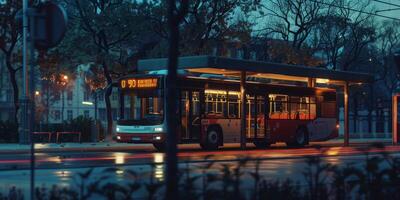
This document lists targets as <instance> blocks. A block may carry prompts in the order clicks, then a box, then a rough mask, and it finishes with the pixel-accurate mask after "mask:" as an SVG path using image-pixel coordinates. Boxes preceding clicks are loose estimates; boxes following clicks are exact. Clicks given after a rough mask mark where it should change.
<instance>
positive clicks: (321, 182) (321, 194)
mask: <svg viewBox="0 0 400 200" xmlns="http://www.w3.org/2000/svg"><path fill="white" fill-rule="evenodd" d="M306 164H307V168H306V169H305V171H304V172H303V175H304V178H305V179H306V183H307V185H308V192H307V195H308V198H309V199H311V200H316V199H327V198H328V188H327V187H326V186H327V184H328V183H327V178H328V176H329V171H330V169H331V168H332V166H331V164H329V163H328V164H326V163H322V162H321V157H320V156H310V157H307V158H306Z"/></svg>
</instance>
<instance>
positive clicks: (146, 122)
mask: <svg viewBox="0 0 400 200" xmlns="http://www.w3.org/2000/svg"><path fill="white" fill-rule="evenodd" d="M177 81H178V84H177V85H178V90H179V91H178V96H179V97H178V99H177V100H176V102H177V104H179V106H178V108H179V110H178V112H177V113H178V118H179V122H178V124H179V129H178V130H179V131H178V133H177V134H178V138H179V141H178V143H197V144H200V146H201V147H202V148H204V149H217V148H218V147H220V146H223V145H224V144H227V143H239V142H240V129H241V127H240V124H241V115H242V113H241V98H240V97H241V95H240V81H239V80H235V79H218V78H215V77H214V78H210V77H209V78H205V77H194V76H189V75H181V76H179V79H178V80H177ZM165 85H166V84H165V76H164V75H150V74H147V75H132V76H127V77H124V78H122V79H120V81H119V89H120V97H121V98H120V102H121V108H120V111H121V112H120V119H119V120H118V122H117V125H116V140H117V141H118V142H132V143H152V144H153V145H154V146H155V147H156V148H157V149H162V148H163V146H164V142H165V137H166V120H165V118H166V116H165V115H164V113H165V112H164V110H166V107H167V106H168V105H167V104H166V103H165V102H166V100H165V92H166V90H165ZM246 93H247V95H246V116H245V119H246V129H245V131H246V141H247V142H251V143H254V144H255V145H256V146H257V147H260V148H261V147H268V145H270V144H273V143H277V142H285V143H286V144H287V145H288V146H303V145H307V144H308V142H310V141H323V140H327V139H331V138H335V137H337V136H338V115H337V112H336V111H337V107H336V91H335V90H334V89H328V88H312V87H305V86H286V85H274V84H269V83H263V82H262V81H248V82H247V83H246Z"/></svg>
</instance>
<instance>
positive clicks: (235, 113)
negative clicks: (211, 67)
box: [227, 92, 240, 118]
mask: <svg viewBox="0 0 400 200" xmlns="http://www.w3.org/2000/svg"><path fill="white" fill-rule="evenodd" d="M239 99H240V98H239V96H238V94H236V93H234V92H230V93H228V99H227V100H228V102H227V103H228V118H239V117H240V116H239V113H240V112H239V108H240V107H239V105H240V100H239Z"/></svg>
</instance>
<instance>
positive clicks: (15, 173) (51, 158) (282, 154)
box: [0, 146, 400, 191]
mask: <svg viewBox="0 0 400 200" xmlns="http://www.w3.org/2000/svg"><path fill="white" fill-rule="evenodd" d="M382 151H386V152H391V153H394V154H396V155H398V154H399V152H400V147H397V146H389V147H386V149H371V150H369V152H370V153H380V152H382ZM363 153H364V152H363V151H360V150H359V148H352V147H325V148H320V149H315V148H297V149H287V148H271V149H266V150H259V149H250V150H240V149H237V148H233V149H223V150H221V151H199V150H191V149H190V150H187V151H181V152H180V153H179V159H180V165H179V166H180V168H181V169H185V168H186V167H189V168H190V170H191V174H192V175H196V174H202V173H203V171H202V168H204V166H205V165H206V164H207V162H208V161H207V160H212V161H213V162H215V164H214V165H213V166H212V168H210V169H208V170H206V171H207V172H209V173H218V172H220V171H221V170H222V166H223V165H224V164H227V165H231V166H230V167H231V168H234V167H236V166H235V164H237V162H238V160H239V159H243V158H250V159H261V160H262V161H261V164H260V168H259V170H260V174H261V175H262V176H264V177H265V178H268V179H271V180H285V179H287V178H291V179H293V180H295V181H304V178H303V172H304V170H305V169H306V167H307V165H306V164H305V156H321V158H322V160H323V162H324V163H329V164H332V165H338V166H345V165H349V164H357V163H358V164H359V163H363V161H364V160H365V156H364V155H363ZM36 157H37V161H38V163H37V166H38V168H39V169H38V170H37V171H36V183H37V184H36V186H41V185H45V186H47V187H50V186H52V185H54V184H57V185H59V186H63V187H71V186H74V184H75V182H74V181H75V179H76V176H77V174H78V173H82V172H85V171H87V170H88V169H91V168H95V169H94V171H93V176H94V177H100V176H102V175H104V170H106V169H107V168H110V167H112V168H115V170H114V171H113V174H112V175H113V176H112V180H113V181H117V182H120V181H126V177H129V176H128V175H129V174H128V173H127V171H134V172H135V173H136V174H137V175H138V176H139V177H138V179H139V180H142V181H148V180H150V178H149V177H153V178H154V179H155V180H156V181H163V180H164V179H165V175H164V169H165V168H164V161H165V155H164V154H163V153H155V152H144V153H135V152H65V153H62V154H60V153H38V154H36ZM28 158H29V157H28V155H0V169H1V170H0V180H1V181H0V191H5V190H6V189H7V188H10V187H11V186H14V185H15V186H18V187H20V188H23V190H24V191H27V190H28V188H29V159H28ZM151 166H153V168H152V167H151ZM255 167H256V166H255V161H248V163H247V164H246V165H245V166H244V168H243V171H244V172H245V174H247V176H248V173H249V172H251V171H254V170H255Z"/></svg>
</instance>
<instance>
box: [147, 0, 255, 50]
mask: <svg viewBox="0 0 400 200" xmlns="http://www.w3.org/2000/svg"><path fill="white" fill-rule="evenodd" d="M259 5H260V1H259V0H220V1H214V0H194V1H190V2H189V5H188V14H187V15H186V16H185V17H184V19H183V20H182V23H181V25H180V35H181V39H180V40H181V41H182V42H181V43H180V49H181V51H182V53H183V54H184V55H198V54H209V53H210V52H211V50H212V47H214V46H215V45H216V44H218V43H223V42H225V41H226V40H229V38H231V36H232V33H233V32H235V31H237V30H238V28H239V27H238V24H242V25H243V23H242V22H243V20H238V15H244V16H246V17H244V18H247V16H248V15H249V14H250V13H251V12H252V11H254V10H256V9H257V8H258V6H259ZM163 16H165V6H163V4H160V6H158V10H157V11H155V12H153V16H152V17H151V19H152V20H153V24H158V25H157V26H154V28H153V29H154V31H155V32H156V33H157V34H158V35H159V36H160V37H161V38H163V39H165V40H166V39H168V32H167V31H166V30H167V29H166V26H165V24H166V21H165V17H163ZM243 28H246V27H243ZM160 45H164V43H160ZM160 48H163V47H160Z"/></svg>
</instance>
